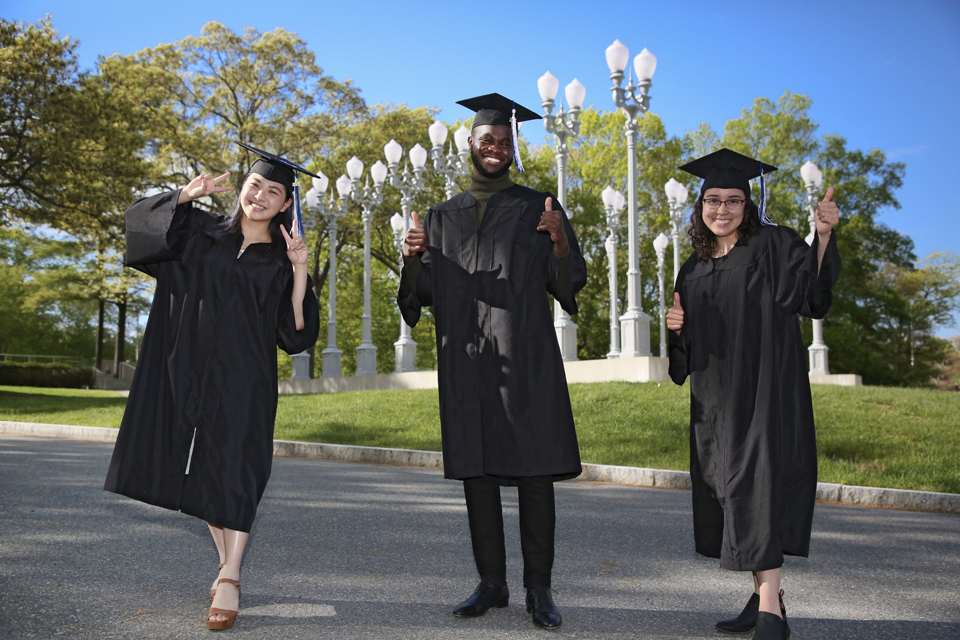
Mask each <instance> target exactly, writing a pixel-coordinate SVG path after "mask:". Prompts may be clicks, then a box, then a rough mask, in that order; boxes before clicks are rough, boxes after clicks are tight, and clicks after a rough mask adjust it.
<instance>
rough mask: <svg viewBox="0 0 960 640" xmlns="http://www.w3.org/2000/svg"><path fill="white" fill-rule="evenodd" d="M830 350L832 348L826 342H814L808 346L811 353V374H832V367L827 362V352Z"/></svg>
mask: <svg viewBox="0 0 960 640" xmlns="http://www.w3.org/2000/svg"><path fill="white" fill-rule="evenodd" d="M829 351H830V348H829V347H827V345H825V344H819V345H818V344H812V345H810V346H809V347H808V348H807V352H808V353H809V354H810V375H812V376H828V375H830V367H829V366H828V362H827V360H828V358H827V352H829Z"/></svg>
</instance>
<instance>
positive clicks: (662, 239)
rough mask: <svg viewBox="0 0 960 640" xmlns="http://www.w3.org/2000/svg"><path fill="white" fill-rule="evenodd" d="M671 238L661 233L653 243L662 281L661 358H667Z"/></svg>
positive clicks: (658, 272)
mask: <svg viewBox="0 0 960 640" xmlns="http://www.w3.org/2000/svg"><path fill="white" fill-rule="evenodd" d="M669 244H670V238H668V237H667V234H665V233H661V234H660V235H658V236H657V237H656V239H655V240H654V241H653V250H654V251H656V252H657V276H658V277H659V279H660V357H661V358H666V357H667V308H666V304H665V300H666V298H665V296H664V288H665V286H666V285H665V283H664V280H666V273H665V272H666V265H665V264H664V263H665V262H666V253H667V245H669Z"/></svg>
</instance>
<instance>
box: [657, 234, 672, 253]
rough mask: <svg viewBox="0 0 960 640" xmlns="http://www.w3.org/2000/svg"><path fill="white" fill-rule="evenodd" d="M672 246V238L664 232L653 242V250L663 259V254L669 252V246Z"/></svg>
mask: <svg viewBox="0 0 960 640" xmlns="http://www.w3.org/2000/svg"><path fill="white" fill-rule="evenodd" d="M668 244H670V238H668V237H667V235H666V234H665V233H663V232H661V233H660V235H658V236H657V237H656V239H655V240H654V241H653V250H654V251H656V252H657V255H658V256H660V257H663V252H664V251H666V250H667V245H668Z"/></svg>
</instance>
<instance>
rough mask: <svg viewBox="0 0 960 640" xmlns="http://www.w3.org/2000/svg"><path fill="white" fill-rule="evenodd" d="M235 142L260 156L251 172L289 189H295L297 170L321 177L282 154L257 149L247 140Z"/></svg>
mask: <svg viewBox="0 0 960 640" xmlns="http://www.w3.org/2000/svg"><path fill="white" fill-rule="evenodd" d="M234 142H235V143H237V144H238V145H240V146H241V147H243V148H244V149H247V150H249V151H253V152H254V153H255V154H257V155H258V156H260V157H259V158H257V161H256V162H254V163H253V166H252V167H250V173H255V174H257V175H260V176H263V177H264V178H266V179H267V180H273V181H274V182H279V183H280V184H282V185H285V186H286V187H287V191H292V190H293V183H294V182H296V180H297V176H296V172H298V171H299V172H300V173H305V174H307V175H308V176H313V177H314V178H319V177H320V176H318V175H317V174H315V173H312V172H310V171H307V170H306V169H304V168H303V167H301V166H300V165H296V164H293V163H292V162H290V161H289V160H285V159H283V158H281V157H280V156H275V155H273V154H272V153H269V152H267V151H264V150H262V149H257V148H256V147H252V146H250V145H249V144H247V143H245V142H240V141H239V140H234Z"/></svg>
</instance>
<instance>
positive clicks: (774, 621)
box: [753, 611, 783, 640]
mask: <svg viewBox="0 0 960 640" xmlns="http://www.w3.org/2000/svg"><path fill="white" fill-rule="evenodd" d="M782 634H783V620H781V619H780V616H778V615H777V614H775V613H767V612H766V611H760V612H758V613H757V630H756V632H755V633H754V634H753V640H780V638H781V635H782Z"/></svg>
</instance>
